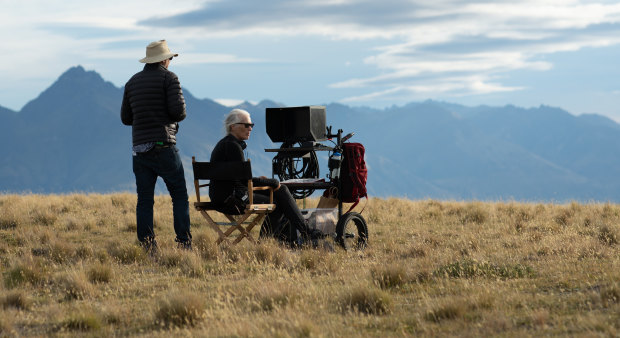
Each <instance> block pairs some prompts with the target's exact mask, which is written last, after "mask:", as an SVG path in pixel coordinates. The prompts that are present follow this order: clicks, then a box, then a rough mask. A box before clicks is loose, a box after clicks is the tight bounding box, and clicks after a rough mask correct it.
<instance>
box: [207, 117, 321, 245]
mask: <svg viewBox="0 0 620 338" xmlns="http://www.w3.org/2000/svg"><path fill="white" fill-rule="evenodd" d="M253 126H254V124H253V123H252V120H251V119H250V114H249V113H248V112H247V111H245V110H242V109H233V110H232V111H231V112H230V113H228V115H227V116H226V119H225V120H224V130H225V133H226V136H225V137H224V138H223V139H221V140H220V141H219V142H218V143H217V144H216V145H215V148H213V152H212V153H211V160H210V161H211V162H234V161H245V157H244V155H243V150H244V149H245V147H246V143H245V141H246V140H248V139H249V138H250V133H251V132H252V127H253ZM252 183H253V184H254V186H257V187H259V186H271V187H273V188H275V190H274V194H273V199H274V203H275V205H276V208H275V210H274V211H273V212H271V213H269V214H268V215H267V218H266V220H265V222H264V223H263V226H262V228H261V231H260V236H261V237H265V236H273V237H275V238H277V239H279V240H283V241H285V242H287V243H288V244H290V245H296V244H299V241H298V238H297V230H298V231H299V232H300V233H301V235H302V238H304V239H306V240H307V239H315V238H317V237H319V234H320V232H318V231H316V230H314V231H312V230H311V229H309V228H308V225H307V224H306V222H305V220H304V218H303V216H302V215H301V212H300V210H299V207H298V206H297V204H296V203H295V199H294V198H293V196H292V195H291V193H290V191H289V190H288V188H287V187H286V186H283V185H280V182H279V181H278V180H276V179H270V178H267V177H264V176H261V177H254V178H252ZM247 194H248V192H247V183H246V182H242V181H241V180H238V181H216V180H213V181H211V184H210V187H209V197H210V198H211V201H212V202H215V203H218V204H220V205H221V207H220V208H219V210H220V211H222V212H224V213H228V214H240V213H243V210H235V209H236V208H235V207H234V205H235V204H243V203H245V204H247V203H248V198H247ZM230 198H233V199H236V201H235V202H236V203H230V200H228V199H230ZM254 202H255V203H257V204H262V203H269V192H268V191H258V192H255V193H254Z"/></svg>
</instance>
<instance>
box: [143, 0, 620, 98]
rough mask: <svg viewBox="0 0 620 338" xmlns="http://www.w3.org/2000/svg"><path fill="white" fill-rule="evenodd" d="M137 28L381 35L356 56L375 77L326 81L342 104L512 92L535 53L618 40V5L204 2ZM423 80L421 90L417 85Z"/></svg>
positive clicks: (557, 1) (446, 0) (533, 66)
mask: <svg viewBox="0 0 620 338" xmlns="http://www.w3.org/2000/svg"><path fill="white" fill-rule="evenodd" d="M138 24H139V25H144V26H158V25H169V26H173V27H186V28H187V27H193V28H195V29H203V30H204V31H205V32H208V34H213V35H218V34H222V35H245V34H254V35H261V34H263V35H282V34H286V35H317V36H324V37H327V38H331V39H361V40H364V39H371V38H372V39H378V38H379V39H382V40H383V41H384V42H385V43H384V45H382V46H377V47H376V48H375V53H374V55H373V56H371V57H368V58H366V59H365V60H364V62H365V64H366V65H367V66H372V67H375V68H376V69H377V70H378V72H379V73H380V74H379V75H375V76H369V77H362V78H351V79H346V80H342V81H338V82H335V83H333V84H331V85H330V87H331V88H367V89H368V90H369V92H368V93H367V94H364V95H357V96H352V97H348V98H345V99H343V100H342V101H364V100H367V101H371V100H376V99H378V98H381V97H383V98H388V97H396V96H399V97H400V96H407V95H409V96H412V95H415V94H421V93H426V94H433V93H435V94H440V95H446V94H448V95H467V94H472V95H476V94H488V93H494V92H506V91H516V90H520V89H522V88H523V87H521V86H506V85H504V84H502V83H501V81H502V78H503V77H505V76H506V75H507V74H509V73H510V72H514V71H520V70H535V71H545V70H549V69H551V68H552V66H553V65H552V64H551V63H549V62H548V61H545V60H544V59H545V56H546V55H549V54H553V53H558V52H565V51H578V50H580V49H583V48H586V47H601V46H610V45H615V44H619V43H620V39H619V38H618V36H620V34H618V33H620V32H619V31H620V29H619V27H620V26H619V25H620V4H618V3H615V2H604V1H598V2H592V1H577V0H565V1H562V0H548V1H540V0H526V1H519V2H514V1H477V2H470V1H455V0H442V1H434V2H430V1H425V0H414V1H400V0H384V1H374V0H333V1H296V2H290V1H286V0H266V1H261V2H247V1H241V0H226V1H210V2H208V3H206V4H205V5H204V6H203V7H202V8H198V9H196V10H193V11H188V12H185V13H181V14H177V15H171V16H168V17H157V18H149V19H146V20H143V21H140V22H139V23H138ZM422 81H423V82H424V85H422V84H420V83H421V82H422Z"/></svg>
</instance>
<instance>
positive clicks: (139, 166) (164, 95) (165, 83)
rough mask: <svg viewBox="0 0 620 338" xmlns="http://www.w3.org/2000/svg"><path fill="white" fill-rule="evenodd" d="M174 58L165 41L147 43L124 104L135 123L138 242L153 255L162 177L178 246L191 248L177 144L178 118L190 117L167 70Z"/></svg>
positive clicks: (127, 118)
mask: <svg viewBox="0 0 620 338" xmlns="http://www.w3.org/2000/svg"><path fill="white" fill-rule="evenodd" d="M175 56H178V54H176V53H172V52H171V51H170V49H169V48H168V44H167V43H166V40H160V41H155V42H151V43H150V44H149V45H148V46H146V57H144V58H143V59H141V60H140V62H142V63H146V65H145V66H144V69H143V70H142V71H141V72H139V73H137V74H135V75H134V76H132V77H131V79H129V81H127V84H126V85H125V93H124V95H123V104H122V106H121V120H122V122H123V124H125V125H128V126H132V128H131V135H132V139H133V172H134V174H135V176H136V187H137V192H138V204H137V206H136V218H137V223H138V240H139V241H140V243H141V245H142V246H143V247H144V249H145V250H146V251H147V252H148V253H149V254H155V253H157V242H156V241H155V233H154V232H153V204H154V192H155V182H156V181H157V177H158V176H160V177H161V178H163V180H164V182H165V183H166V187H167V188H168V192H169V193H170V197H172V208H173V209H172V210H173V214H174V231H175V233H176V239H175V241H176V242H178V243H179V244H178V246H179V248H183V249H188V250H191V248H192V242H191V240H192V235H191V233H190V224H189V201H188V197H187V187H186V185H185V173H184V172H183V164H182V163H181V158H180V157H179V150H178V149H177V147H176V146H175V145H176V134H177V131H178V130H179V122H180V121H182V120H183V119H185V116H186V113H185V98H184V97H183V92H182V91H181V84H180V83H179V79H178V77H177V76H176V75H175V74H174V73H173V72H171V71H169V70H168V66H169V65H170V61H172V58H173V57H175Z"/></svg>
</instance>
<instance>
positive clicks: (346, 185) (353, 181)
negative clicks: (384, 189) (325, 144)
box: [340, 143, 368, 211]
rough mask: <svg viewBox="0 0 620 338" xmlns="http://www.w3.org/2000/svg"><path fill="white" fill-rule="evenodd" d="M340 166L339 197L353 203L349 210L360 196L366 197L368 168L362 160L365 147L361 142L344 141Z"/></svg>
mask: <svg viewBox="0 0 620 338" xmlns="http://www.w3.org/2000/svg"><path fill="white" fill-rule="evenodd" d="M342 146H343V154H342V155H343V159H342V167H341V168H340V177H341V180H342V186H341V189H342V192H341V195H340V197H341V198H342V201H343V202H346V203H354V204H353V206H351V208H350V209H349V211H351V210H353V208H355V206H356V205H357V204H358V203H359V201H360V198H362V197H366V198H368V194H367V193H366V178H367V177H368V170H367V169H366V162H365V161H364V153H365V149H364V146H363V145H362V144H361V143H344V144H343V145H342Z"/></svg>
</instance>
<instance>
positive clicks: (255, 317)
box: [0, 194, 620, 337]
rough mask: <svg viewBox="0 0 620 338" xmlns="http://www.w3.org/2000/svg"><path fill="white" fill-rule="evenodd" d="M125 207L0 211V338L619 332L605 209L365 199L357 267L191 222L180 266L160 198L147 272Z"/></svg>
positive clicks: (57, 200)
mask: <svg viewBox="0 0 620 338" xmlns="http://www.w3.org/2000/svg"><path fill="white" fill-rule="evenodd" d="M299 203H300V204H301V201H300V202H299ZM316 203H317V200H316V199H309V200H307V201H306V207H308V208H311V207H313V206H315V205H316ZM362 203H363V204H366V201H363V202H362ZM135 205H136V196H135V194H109V195H101V194H87V195H86V194H70V195H33V194H30V195H0V278H1V282H0V336H66V335H68V336H74V335H78V336H115V335H116V336H179V335H184V336H225V337H228V336H244V337H245V336H250V337H257V336H283V337H286V336H298V337H320V336H382V337H383V336H567V335H568V336H617V334H618V332H620V322H618V321H617V320H615V318H616V317H617V313H619V312H620V287H619V284H618V280H620V270H618V266H620V243H619V240H620V228H618V225H619V224H620V206H619V205H615V204H610V203H604V204H596V203H589V204H579V203H567V204H551V203H549V204H542V203H518V202H514V201H506V202H479V201H473V202H464V201H437V200H421V201H411V200H406V199H398V198H388V199H376V198H371V199H369V200H368V202H367V204H366V207H365V209H364V213H363V215H364V217H365V218H366V220H367V222H368V227H369V230H370V242H369V246H368V247H367V248H366V249H365V250H363V251H356V250H352V251H344V250H342V249H340V248H339V247H335V248H334V250H332V251H330V250H324V249H318V250H314V249H312V248H309V247H302V248H297V249H295V250H291V249H289V248H287V247H286V246H283V245H280V244H279V243H278V242H276V241H273V240H270V239H262V240H261V241H260V243H259V244H257V245H254V244H251V243H250V242H248V241H242V242H241V243H240V244H239V245H237V246H227V245H222V246H216V245H215V244H214V243H213V242H214V241H215V239H216V238H217V236H216V235H215V233H214V232H213V231H212V230H211V229H210V228H209V227H208V226H207V225H206V222H205V221H204V220H203V219H202V217H201V216H200V215H199V214H198V213H197V212H196V211H195V210H190V217H191V222H192V227H193V228H192V230H193V247H194V250H193V251H189V252H188V251H183V250H178V249H177V248H176V243H175V242H174V237H175V234H174V230H173V226H172V225H173V219H172V204H171V201H170V198H169V197H168V196H158V197H156V199H155V215H154V217H155V223H156V225H155V231H156V235H157V240H158V243H159V247H160V252H159V255H156V256H153V257H151V256H148V255H146V254H145V253H144V251H143V249H142V248H141V247H140V246H139V245H138V243H137V241H136V234H135V231H136V223H135ZM254 231H255V234H257V233H258V229H255V230H254ZM330 241H331V240H329V239H328V240H327V242H328V243H329V242H330Z"/></svg>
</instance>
